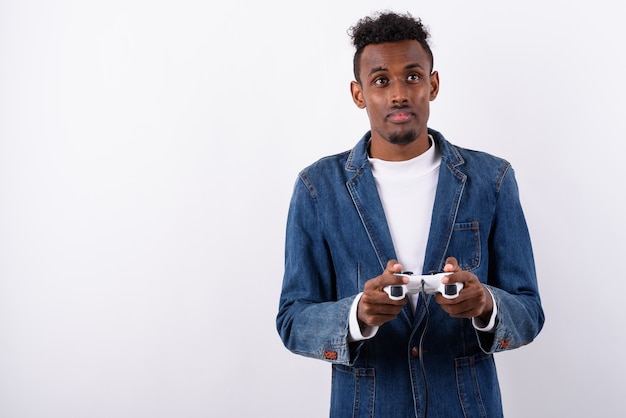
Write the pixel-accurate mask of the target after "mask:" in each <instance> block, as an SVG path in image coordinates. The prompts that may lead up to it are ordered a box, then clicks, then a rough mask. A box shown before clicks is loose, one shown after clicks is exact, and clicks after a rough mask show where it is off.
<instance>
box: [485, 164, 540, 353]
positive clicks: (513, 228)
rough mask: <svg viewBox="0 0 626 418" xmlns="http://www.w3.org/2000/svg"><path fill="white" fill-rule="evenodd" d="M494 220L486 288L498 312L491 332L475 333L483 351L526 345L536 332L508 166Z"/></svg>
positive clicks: (536, 311)
mask: <svg viewBox="0 0 626 418" xmlns="http://www.w3.org/2000/svg"><path fill="white" fill-rule="evenodd" d="M498 190H499V191H498V197H497V204H496V209H495V214H494V222H493V225H492V230H491V234H490V236H489V243H488V245H489V271H488V278H487V286H488V287H489V290H490V291H491V293H492V294H493V296H494V302H495V303H496V304H497V308H498V315H497V318H496V327H495V332H494V333H492V334H487V333H481V332H480V331H476V332H477V335H478V337H479V342H480V345H481V349H482V350H483V351H485V352H486V353H493V352H497V351H503V350H510V349H513V348H517V347H520V346H523V345H526V344H528V343H530V342H531V341H532V340H533V339H534V338H535V337H536V336H537V335H538V334H539V332H540V331H541V328H542V327H543V323H544V320H545V318H544V312H543V309H542V307H541V300H540V297H539V289H538V286H537V275H536V271H535V262H534V257H533V251H532V245H531V240H530V234H529V232H528V227H527V224H526V220H525V218H524V214H523V211H522V207H521V204H520V200H519V191H518V187H517V182H516V180H515V174H514V171H513V169H512V168H510V166H509V167H507V169H506V171H504V172H503V175H502V177H501V181H500V182H499V184H498Z"/></svg>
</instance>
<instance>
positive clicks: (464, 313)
mask: <svg viewBox="0 0 626 418" xmlns="http://www.w3.org/2000/svg"><path fill="white" fill-rule="evenodd" d="M443 271H445V272H452V273H453V274H449V275H447V276H446V277H444V278H443V279H442V280H441V282H442V283H444V284H451V283H457V282H462V283H463V289H461V292H460V293H459V296H457V297H456V298H455V299H446V298H444V297H443V296H441V295H440V294H437V295H436V297H435V298H436V301H437V303H438V304H439V305H440V306H441V308H442V309H443V310H444V311H446V312H447V313H448V314H449V315H450V316H452V317H454V318H474V317H478V318H479V319H480V321H483V322H484V323H487V322H489V318H490V317H491V313H492V312H493V299H492V298H491V294H490V293H489V291H488V290H487V288H486V287H485V286H483V285H482V283H481V282H480V281H479V280H478V277H476V275H475V274H472V273H470V272H469V271H464V270H461V269H460V268H459V263H458V262H457V260H456V258H454V257H448V258H447V259H446V265H445V267H444V268H443Z"/></svg>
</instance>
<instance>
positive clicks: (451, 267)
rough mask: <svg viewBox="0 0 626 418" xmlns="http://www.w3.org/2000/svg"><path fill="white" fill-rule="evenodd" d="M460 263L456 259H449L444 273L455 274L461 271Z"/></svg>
mask: <svg viewBox="0 0 626 418" xmlns="http://www.w3.org/2000/svg"><path fill="white" fill-rule="evenodd" d="M459 270H460V268H459V262H458V261H457V260H456V258H454V257H448V258H447V259H446V265H445V266H444V267H443V271H445V272H447V273H454V272H456V271H459Z"/></svg>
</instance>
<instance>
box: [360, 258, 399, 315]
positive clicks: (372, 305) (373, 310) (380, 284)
mask: <svg viewBox="0 0 626 418" xmlns="http://www.w3.org/2000/svg"><path fill="white" fill-rule="evenodd" d="M401 271H402V265H401V264H398V262H397V261H396V260H390V261H389V262H388V263H387V268H386V269H385V271H384V272H383V274H381V275H380V276H378V277H375V278H373V279H370V280H368V281H367V282H365V289H364V290H363V295H362V296H361V300H360V301H359V305H358V310H357V317H358V319H359V324H360V325H361V327H363V326H370V327H379V326H381V325H382V324H384V323H385V322H387V321H391V320H392V319H394V318H395V317H396V316H398V314H399V313H400V311H401V310H402V307H403V306H404V304H405V303H406V302H407V300H408V298H406V297H405V298H404V299H402V300H391V299H389V295H387V293H385V291H384V290H383V288H384V287H385V286H389V285H397V284H407V283H408V282H409V279H408V278H406V277H402V276H394V273H400V272H401Z"/></svg>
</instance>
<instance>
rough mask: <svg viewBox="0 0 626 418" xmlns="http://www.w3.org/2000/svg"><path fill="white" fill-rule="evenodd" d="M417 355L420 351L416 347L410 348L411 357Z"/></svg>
mask: <svg viewBox="0 0 626 418" xmlns="http://www.w3.org/2000/svg"><path fill="white" fill-rule="evenodd" d="M419 356H420V351H419V350H418V349H417V347H413V348H411V357H413V358H418V357H419Z"/></svg>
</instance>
